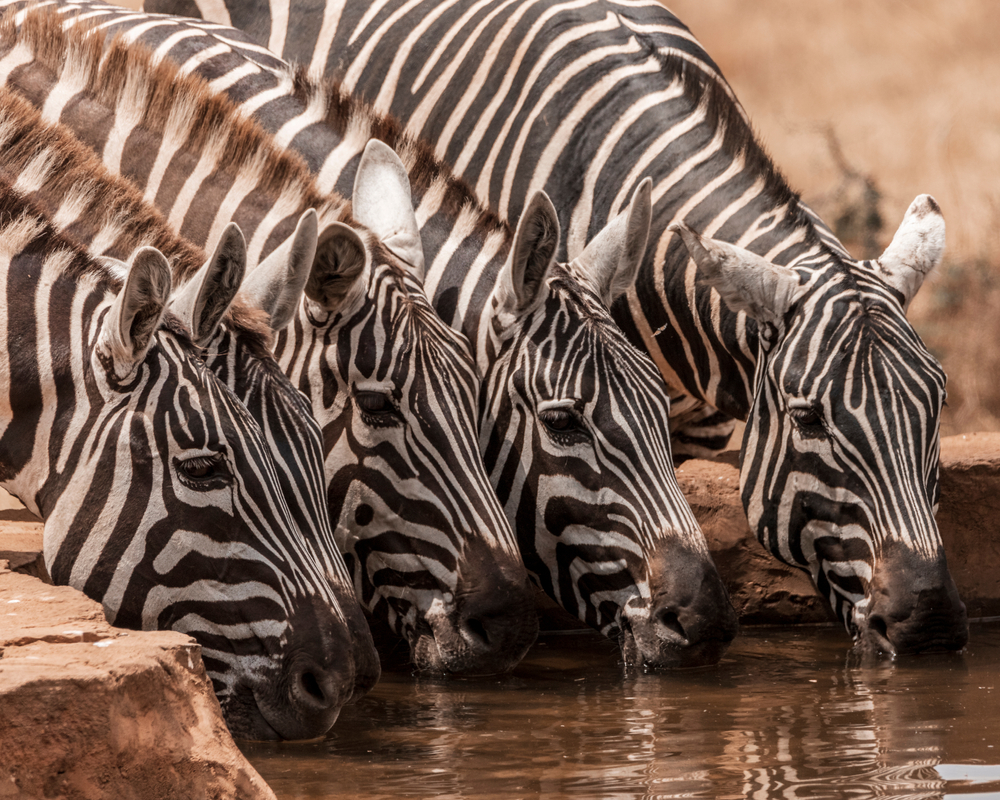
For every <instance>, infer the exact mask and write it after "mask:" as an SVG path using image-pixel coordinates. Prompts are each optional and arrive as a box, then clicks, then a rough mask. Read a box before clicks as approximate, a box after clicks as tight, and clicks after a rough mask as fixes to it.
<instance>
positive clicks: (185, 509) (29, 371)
mask: <svg viewBox="0 0 1000 800" xmlns="http://www.w3.org/2000/svg"><path fill="white" fill-rule="evenodd" d="M0 265H2V268H0V282H2V289H0V316H2V318H3V330H4V332H5V335H4V339H3V341H2V349H0V375H3V376H4V379H3V385H2V389H0V396H2V397H3V398H4V399H3V407H4V409H5V410H4V412H3V415H2V434H0V452H2V457H0V477H2V479H3V485H4V486H5V487H6V488H7V489H8V491H10V492H11V493H13V494H14V495H15V496H17V497H18V498H20V499H21V500H22V502H24V503H25V505H26V506H27V507H28V508H29V509H31V510H32V511H33V512H34V513H36V514H38V515H39V516H40V517H42V519H44V520H45V541H44V550H45V560H46V566H47V568H48V570H49V573H50V575H51V576H52V578H53V579H54V580H55V581H56V582H57V583H60V584H68V585H71V586H74V587H76V588H78V589H80V590H81V591H84V592H85V593H86V594H88V595H89V596H90V597H92V598H94V599H96V600H98V601H100V602H101V603H102V604H103V606H104V610H105V613H106V614H107V616H108V619H109V620H110V621H112V622H114V623H115V624H117V625H120V626H123V627H132V628H144V629H154V630H155V629H172V630H177V631H181V632H184V633H188V634H190V635H192V636H193V637H194V638H195V639H196V640H197V641H198V643H199V644H200V645H201V647H202V655H203V658H204V660H205V664H206V667H207V668H208V670H209V672H210V674H211V675H212V678H213V682H214V684H215V688H216V691H217V693H218V695H219V700H220V702H221V704H222V707H223V711H224V712H225V715H226V719H227V721H228V723H229V725H230V727H231V729H232V730H233V733H234V734H236V735H238V736H246V737H253V738H278V737H282V738H303V737H308V736H317V735H320V734H322V733H324V732H325V731H326V730H328V729H329V727H330V725H332V724H333V722H334V720H335V719H336V716H337V713H338V711H339V709H340V707H341V705H342V704H343V703H344V702H346V701H347V700H348V699H349V698H350V696H351V693H352V691H353V687H354V674H353V673H354V668H353V664H352V663H351V659H350V634H349V632H348V630H347V626H346V623H345V620H344V616H343V614H342V612H341V611H340V609H339V608H338V607H337V605H336V599H335V598H334V597H333V596H332V594H331V593H330V591H329V588H328V587H326V586H325V582H324V581H323V578H322V576H321V575H319V574H318V572H317V570H316V569H315V567H314V566H313V564H312V556H311V554H310V551H309V548H308V547H307V545H306V542H305V541H304V539H303V538H302V535H301V532H300V531H299V530H298V528H297V526H296V524H295V522H294V521H293V519H292V517H291V515H290V513H289V510H288V507H287V505H286V503H285V500H284V497H283V496H282V495H281V493H280V492H279V491H278V490H277V485H278V478H277V475H276V472H275V468H274V463H273V461H272V459H271V456H270V454H269V448H268V446H267V443H266V441H265V439H264V436H263V434H262V432H261V430H260V427H259V426H258V425H257V424H256V422H255V421H254V420H253V419H252V418H251V417H250V415H249V414H248V413H247V411H246V409H245V408H244V407H243V405H242V404H241V403H240V402H239V401H238V400H237V398H236V397H235V396H234V395H233V394H232V392H230V391H229V390H228V389H227V388H226V387H225V386H223V385H222V384H221V383H220V382H219V381H218V380H217V378H216V377H215V376H214V375H213V374H212V373H211V372H210V371H208V370H207V369H206V367H205V365H204V363H203V362H202V360H201V358H200V355H199V349H198V348H197V347H195V346H194V345H193V344H192V342H191V340H190V338H189V335H188V332H187V331H186V330H185V329H184V328H183V326H181V325H180V323H179V322H178V321H177V320H176V318H175V317H173V316H172V315H171V314H170V313H166V315H165V316H164V313H165V309H166V303H167V302H168V300H169V296H170V290H171V275H170V269H169V266H168V264H167V261H166V259H165V258H164V256H163V255H162V254H160V253H159V252H158V251H157V250H155V249H154V248H150V247H145V248H139V249H138V250H136V251H135V252H134V253H133V254H132V255H131V258H130V261H129V263H127V264H126V263H123V262H117V261H112V260H105V261H103V262H100V263H99V262H96V261H93V260H91V259H90V258H89V257H88V256H87V255H86V254H85V253H84V252H82V251H80V250H78V249H77V248H76V247H75V246H73V245H72V244H71V243H70V242H69V241H68V240H65V239H63V238H61V237H60V236H59V235H58V234H57V233H56V231H55V230H53V229H52V228H51V227H50V226H49V225H48V223H47V222H46V220H45V218H44V217H43V216H42V215H41V214H40V213H39V211H38V210H37V209H36V208H35V207H34V206H32V205H31V204H30V203H28V202H27V201H26V200H24V199H23V197H22V196H21V195H20V194H19V193H18V192H16V191H15V190H14V189H13V188H12V187H11V185H10V184H9V183H7V182H6V181H5V180H4V181H0ZM119 275H126V278H125V281H124V286H123V284H122V282H121V280H120V279H119V277H118V276H119Z"/></svg>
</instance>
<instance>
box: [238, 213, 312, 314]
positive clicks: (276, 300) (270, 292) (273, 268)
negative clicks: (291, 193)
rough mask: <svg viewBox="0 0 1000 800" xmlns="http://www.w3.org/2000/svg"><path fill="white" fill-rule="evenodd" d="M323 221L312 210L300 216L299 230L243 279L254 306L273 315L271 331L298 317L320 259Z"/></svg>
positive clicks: (242, 292) (244, 288) (251, 303)
mask: <svg viewBox="0 0 1000 800" xmlns="http://www.w3.org/2000/svg"><path fill="white" fill-rule="evenodd" d="M318 227H319V222H318V219H317V217H316V212H315V211H314V210H313V209H311V208H310V209H309V210H307V211H305V212H303V214H302V216H301V217H299V222H298V224H297V225H296V226H295V232H294V233H293V234H292V235H291V236H289V237H288V238H287V239H286V240H285V241H284V242H282V243H281V246H280V247H278V249H277V250H275V251H274V252H273V253H271V255H269V256H268V257H267V258H265V259H264V260H263V261H261V262H260V263H259V264H258V265H257V266H256V268H254V269H253V271H251V272H250V273H249V274H248V275H247V276H246V279H245V280H244V281H243V285H242V286H241V287H240V292H241V294H242V295H243V297H244V299H245V300H246V301H247V302H248V303H249V304H250V305H252V306H253V307H255V308H260V309H262V310H264V311H266V312H267V313H268V314H269V315H270V317H271V330H274V331H280V330H281V329H282V328H284V327H285V326H286V325H287V324H288V323H289V322H291V320H292V317H294V316H295V311H296V309H297V308H298V306H299V300H300V299H301V298H302V292H303V290H304V289H305V285H306V281H307V280H308V279H309V273H310V272H311V271H312V269H313V262H314V261H315V258H316V240H317V229H318Z"/></svg>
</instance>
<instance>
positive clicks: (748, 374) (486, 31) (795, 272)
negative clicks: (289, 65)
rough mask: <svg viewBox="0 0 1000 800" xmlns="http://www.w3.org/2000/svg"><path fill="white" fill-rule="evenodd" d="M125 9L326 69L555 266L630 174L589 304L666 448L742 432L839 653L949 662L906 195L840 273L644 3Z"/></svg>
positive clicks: (934, 419) (714, 89)
mask: <svg viewBox="0 0 1000 800" xmlns="http://www.w3.org/2000/svg"><path fill="white" fill-rule="evenodd" d="M146 7H147V10H150V11H168V10H176V11H178V12H180V13H185V14H192V13H194V12H195V10H196V9H197V11H198V13H199V15H203V16H205V17H208V18H210V19H212V20H213V21H214V22H216V23H221V24H226V25H229V24H234V25H236V26H237V27H239V28H242V29H244V30H246V31H248V32H249V33H250V34H251V38H252V39H254V40H255V41H256V42H257V43H258V44H266V45H267V46H269V48H270V49H271V50H273V51H274V52H275V53H276V54H277V55H280V56H282V57H284V58H291V59H296V60H299V61H301V62H303V63H305V64H308V65H309V68H310V70H311V71H312V72H314V73H315V72H322V71H325V72H327V73H330V74H335V75H338V76H340V77H341V78H342V82H343V86H344V88H345V90H347V91H351V92H357V93H360V94H362V95H364V96H366V97H368V98H369V99H370V100H371V101H372V102H373V104H374V105H375V107H376V108H377V109H378V110H380V111H382V112H386V113H392V114H395V115H396V116H398V117H399V118H400V119H401V120H402V122H403V123H404V124H405V126H406V130H407V131H408V132H409V133H411V134H413V135H418V136H422V137H425V138H426V139H427V140H429V141H430V142H431V143H433V147H434V152H435V154H436V155H437V156H438V157H440V158H442V159H444V160H446V161H447V162H449V163H450V164H452V165H453V166H454V167H455V170H456V172H457V173H458V174H460V175H462V176H463V177H464V178H465V179H466V180H468V181H469V182H470V183H471V184H472V185H473V187H474V188H475V191H476V194H477V196H478V197H479V198H480V199H482V200H483V201H484V202H488V203H489V204H490V206H491V207H492V208H493V209H494V210H496V211H497V212H498V213H499V215H500V216H501V217H503V218H508V219H514V218H517V216H518V215H519V214H520V213H522V210H523V209H525V208H527V207H528V204H529V203H530V202H531V197H532V195H533V193H534V192H535V191H537V190H542V189H544V190H545V191H546V192H548V193H549V195H550V196H551V197H552V198H553V199H554V200H555V201H556V204H557V205H558V206H559V207H560V208H561V209H562V214H561V217H560V220H561V222H562V224H563V226H564V227H565V229H566V232H567V233H566V239H565V243H564V246H563V252H565V253H566V254H568V255H570V256H572V255H575V254H578V253H580V252H581V251H582V249H583V247H584V243H585V242H586V241H587V240H588V238H589V237H590V236H591V235H592V234H593V233H594V231H596V230H599V229H600V228H601V227H602V226H603V225H604V224H605V223H606V222H607V220H608V219H610V218H611V217H612V216H613V215H614V214H615V213H616V211H617V209H618V208H620V206H621V204H622V203H623V202H624V200H625V198H627V197H628V196H629V195H630V193H631V192H632V190H633V189H634V187H635V186H637V185H638V184H639V182H640V181H642V180H644V179H646V178H650V179H652V181H653V187H654V188H653V198H654V210H653V223H652V231H651V235H650V239H649V245H648V247H647V250H646V256H645V258H644V260H643V264H642V266H641V268H640V269H639V272H638V276H637V279H636V283H635V286H634V287H633V288H632V289H631V290H630V291H629V292H627V294H626V295H625V296H624V297H622V298H621V299H619V300H618V301H617V303H616V304H615V306H614V307H613V309H612V311H613V313H614V317H615V319H616V320H617V321H618V322H619V323H620V324H621V326H622V327H623V329H624V330H625V332H626V333H627V334H628V336H629V338H630V339H631V340H632V341H633V342H635V343H636V344H637V345H640V346H642V347H643V348H645V349H646V350H647V351H648V352H649V354H650V355H651V356H652V358H653V360H654V361H655V362H656V364H657V366H658V367H659V368H660V371H661V372H662V374H663V376H664V378H665V379H666V381H667V382H668V384H669V385H670V386H671V387H672V393H676V394H678V395H680V397H681V398H683V399H682V401H681V402H680V403H679V404H676V405H677V406H678V411H679V415H678V417H676V418H675V436H676V438H677V440H679V441H680V442H681V443H682V445H683V446H684V447H686V448H687V452H688V453H689V454H699V453H701V454H704V453H706V452H709V451H711V450H712V449H715V448H717V447H718V446H719V444H720V442H721V441H723V440H724V439H726V438H728V436H729V434H730V432H731V430H732V422H731V420H732V418H738V419H745V420H746V421H747V426H746V430H745V433H744V438H743V449H742V458H741V494H742V500H743V504H744V507H745V509H746V512H747V516H748V519H749V522H750V525H751V528H752V529H753V530H754V531H755V532H756V534H757V537H758V539H759V540H760V541H761V543H762V544H763V545H764V546H765V547H766V548H767V549H768V550H769V551H770V552H771V553H772V554H773V555H775V556H776V557H778V558H779V559H781V560H783V561H785V562H786V563H789V564H791V565H794V566H797V567H800V568H802V569H805V570H807V571H808V572H809V573H810V574H811V576H812V578H813V581H814V582H815V584H816V586H817V588H818V590H819V592H820V593H821V594H822V595H823V596H824V597H825V598H827V600H828V601H829V603H830V606H831V607H832V609H833V610H834V612H835V613H836V615H837V616H838V617H839V619H840V620H841V622H842V623H843V624H844V625H845V627H846V628H847V630H848V631H849V632H851V633H852V634H853V635H854V637H855V640H856V642H857V643H858V646H859V648H860V649H869V650H873V651H880V652H888V653H897V654H898V653H908V652H916V651H923V650H927V649H946V650H957V649H961V648H962V647H964V645H965V643H966V641H967V639H968V624H967V618H966V612H965V607H964V605H963V604H962V602H961V600H960V598H959V596H958V592H957V589H956V588H955V584H954V582H953V580H952V578H951V576H950V574H949V572H948V568H947V562H946V558H945V554H944V549H943V547H942V543H941V537H940V534H939V531H938V529H937V525H936V522H935V519H934V512H935V509H936V506H937V502H938V493H939V485H938V461H939V455H938V449H939V427H940V412H941V406H942V404H943V402H944V399H945V375H944V372H943V370H942V368H941V366H940V364H939V363H938V362H937V361H936V360H935V359H934V358H933V356H932V355H931V354H930V353H929V352H928V351H927V350H926V348H925V347H924V345H923V343H922V342H921V341H920V338H919V336H918V335H917V333H916V332H915V331H914V329H913V327H912V326H911V325H910V323H909V322H908V321H907V320H906V317H905V312H906V309H907V307H908V306H909V303H910V301H911V300H912V298H913V296H914V294H915V293H916V291H917V290H918V289H919V287H920V285H921V283H922V281H923V279H924V277H925V276H926V275H927V274H928V273H929V272H930V271H931V270H932V269H933V268H934V266H935V265H936V264H937V263H938V261H939V260H940V257H941V253H942V249H943V245H944V221H943V217H942V215H941V213H940V209H939V208H938V206H937V204H936V202H935V201H934V200H933V199H932V198H931V197H929V196H926V195H925V196H921V197H918V198H917V199H916V200H915V201H914V202H913V204H912V205H911V206H910V208H909V210H908V211H907V214H906V216H905V217H904V219H903V222H902V224H901V225H900V228H899V230H898V231H897V233H896V236H895V238H894V239H893V241H892V242H891V243H890V245H889V246H888V248H887V249H886V251H885V252H884V253H883V255H882V256H881V257H880V258H878V259H875V260H871V261H858V260H855V259H852V258H851V257H850V255H849V254H848V253H847V251H846V250H845V249H844V247H843V246H842V245H841V243H840V242H839V241H838V240H837V239H836V237H835V236H834V235H833V233H832V232H831V231H830V230H829V228H827V226H826V225H825V224H824V223H823V222H822V221H821V220H820V219H819V218H818V216H817V215H816V214H815V213H814V212H813V211H812V210H810V209H809V208H808V207H807V206H806V205H805V204H804V203H803V202H802V201H801V200H800V199H799V197H798V196H797V195H796V194H795V193H794V192H793V191H792V190H791V189H790V188H789V187H788V184H787V182H786V181H785V179H784V178H783V177H782V176H781V174H780V172H779V171H778V169H777V167H775V165H774V163H773V162H772V161H771V159H770V158H769V157H768V156H767V155H766V153H765V152H764V150H763V149H762V147H761V146H760V145H759V144H758V142H757V140H756V139H755V137H754V134H753V131H752V129H751V127H750V125H749V122H748V119H747V116H746V114H745V112H744V110H743V109H742V107H741V106H740V104H739V102H738V101H737V99H736V97H735V95H734V94H733V91H732V89H731V88H730V87H729V86H728V84H727V83H726V81H725V79H724V78H723V77H722V74H721V72H720V70H719V68H718V67H717V65H716V64H715V63H714V62H713V61H712V59H711V57H710V56H709V55H708V54H707V53H706V52H705V51H704V49H703V48H702V47H701V45H700V44H699V43H698V41H697V40H696V39H695V37H694V36H693V35H692V34H691V32H690V31H689V30H688V29H687V28H686V27H685V26H684V25H683V23H681V22H680V21H679V20H678V19H677V18H676V17H675V16H674V15H673V14H671V13H670V12H669V11H667V10H666V9H665V8H663V7H662V6H661V5H659V4H658V3H654V2H649V0H520V1H519V2H514V1H513V0H450V1H445V2H442V1H441V0H379V1H378V2H375V3H366V4H358V3H355V4H348V3H345V2H337V1H336V0H328V2H326V3H325V4H324V6H323V11H322V16H321V17H320V15H319V14H318V13H314V12H313V9H314V8H315V6H314V5H313V4H310V5H309V6H308V7H306V6H305V5H304V4H296V3H289V2H284V0H272V2H267V1H266V0H256V2H239V3H237V2H224V3H218V2H211V3H210V2H207V0H184V1H183V2H177V0H149V1H148V2H147V3H146ZM699 276H701V280H700V281H699V280H697V279H698V277H699ZM716 409H718V410H717V411H716Z"/></svg>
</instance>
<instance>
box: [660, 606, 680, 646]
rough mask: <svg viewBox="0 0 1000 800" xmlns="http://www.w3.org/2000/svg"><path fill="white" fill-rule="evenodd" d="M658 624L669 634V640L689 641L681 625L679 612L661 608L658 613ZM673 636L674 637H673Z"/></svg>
mask: <svg viewBox="0 0 1000 800" xmlns="http://www.w3.org/2000/svg"><path fill="white" fill-rule="evenodd" d="M656 624H657V625H658V626H659V627H660V628H662V629H664V631H665V632H667V633H668V636H667V638H671V639H672V638H679V639H682V640H683V641H685V642H686V641H687V633H686V631H685V630H684V626H683V625H681V620H680V617H679V616H677V612H676V611H674V610H672V609H669V608H661V609H660V610H659V611H657V612H656ZM671 634H672V635H671Z"/></svg>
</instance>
